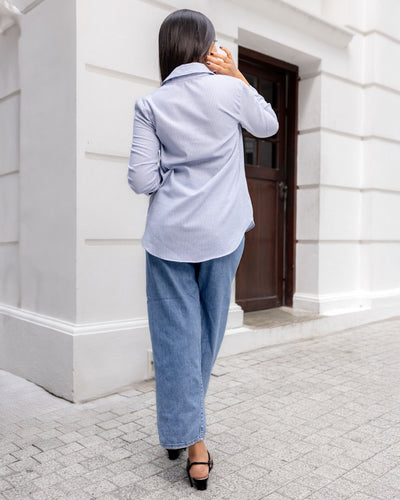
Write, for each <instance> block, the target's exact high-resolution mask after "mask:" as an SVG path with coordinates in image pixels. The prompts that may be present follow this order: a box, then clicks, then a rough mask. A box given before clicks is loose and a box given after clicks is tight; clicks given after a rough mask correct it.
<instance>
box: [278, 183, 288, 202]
mask: <svg viewBox="0 0 400 500" xmlns="http://www.w3.org/2000/svg"><path fill="white" fill-rule="evenodd" d="M278 187H279V198H280V199H281V200H286V196H287V185H286V184H285V183H284V182H283V181H281V182H279V183H278Z"/></svg>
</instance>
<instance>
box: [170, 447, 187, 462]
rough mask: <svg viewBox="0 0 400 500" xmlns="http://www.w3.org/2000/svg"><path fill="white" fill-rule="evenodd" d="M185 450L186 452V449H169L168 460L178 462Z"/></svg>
mask: <svg viewBox="0 0 400 500" xmlns="http://www.w3.org/2000/svg"><path fill="white" fill-rule="evenodd" d="M184 450H186V448H175V449H169V448H167V451H168V458H169V459H170V460H176V459H177V458H178V457H179V455H180V454H181V452H182V451H184Z"/></svg>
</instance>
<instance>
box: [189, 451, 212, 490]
mask: <svg viewBox="0 0 400 500" xmlns="http://www.w3.org/2000/svg"><path fill="white" fill-rule="evenodd" d="M207 453H208V462H192V463H190V460H189V459H187V462H186V472H187V475H188V477H189V481H190V486H191V487H192V488H193V484H195V486H196V488H197V489H198V490H206V489H207V481H208V478H209V475H210V471H211V469H212V468H213V465H214V461H213V459H212V458H211V457H210V452H209V451H208V450H207ZM198 464H202V465H203V464H204V465H208V476H207V477H204V478H202V479H196V478H194V477H192V476H191V475H190V472H189V471H190V467H191V466H192V465H198Z"/></svg>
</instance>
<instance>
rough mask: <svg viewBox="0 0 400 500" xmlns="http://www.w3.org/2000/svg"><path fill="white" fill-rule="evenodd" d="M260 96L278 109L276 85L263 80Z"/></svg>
mask: <svg viewBox="0 0 400 500" xmlns="http://www.w3.org/2000/svg"><path fill="white" fill-rule="evenodd" d="M260 94H261V95H262V96H263V97H264V99H265V100H266V101H267V102H269V103H270V104H271V106H272V107H273V108H277V107H278V103H277V98H276V96H277V92H276V83H275V82H271V81H270V80H264V79H262V80H261V90H260Z"/></svg>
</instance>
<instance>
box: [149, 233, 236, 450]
mask: <svg viewBox="0 0 400 500" xmlns="http://www.w3.org/2000/svg"><path fill="white" fill-rule="evenodd" d="M244 243H245V238H244V236H243V239H242V241H241V242H240V244H239V246H238V247H237V249H236V250H235V251H233V252H232V253H230V254H228V255H224V256H223V257H218V258H215V259H210V260H206V261H203V262H175V261H170V260H164V259H161V258H159V257H156V256H154V255H152V254H150V253H148V252H147V251H146V293H147V311H148V318H149V328H150V337H151V343H152V349H153V360H154V370H155V382H156V406H157V427H158V435H159V439H160V444H161V446H162V447H164V448H170V449H173V448H185V447H188V446H190V445H192V444H194V443H196V442H197V441H201V440H203V439H204V438H205V434H206V416H205V408H204V399H205V395H206V393H207V389H208V384H209V381H210V376H211V370H212V368H213V366H214V363H215V360H216V358H217V354H218V351H219V349H220V347H221V343H222V340H223V337H224V333H225V328H226V322H227V318H228V311H229V304H230V297H231V289H232V283H233V279H234V277H235V274H236V270H237V268H238V265H239V262H240V259H241V257H242V254H243V250H244Z"/></svg>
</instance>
